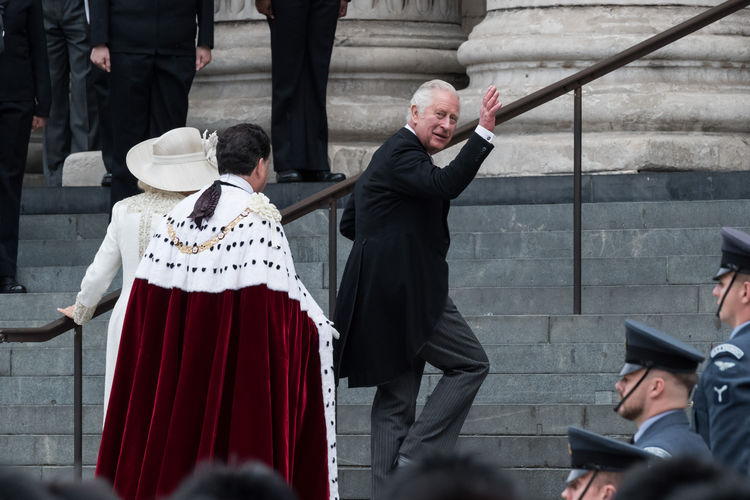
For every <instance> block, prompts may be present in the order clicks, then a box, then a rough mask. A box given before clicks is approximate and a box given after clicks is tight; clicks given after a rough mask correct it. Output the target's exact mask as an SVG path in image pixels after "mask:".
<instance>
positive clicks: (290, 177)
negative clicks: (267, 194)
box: [276, 170, 302, 183]
mask: <svg viewBox="0 0 750 500" xmlns="http://www.w3.org/2000/svg"><path fill="white" fill-rule="evenodd" d="M276 182H279V183H282V182H302V174H300V173H299V171H297V170H282V171H281V172H276Z"/></svg>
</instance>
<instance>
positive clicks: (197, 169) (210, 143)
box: [126, 127, 219, 191]
mask: <svg viewBox="0 0 750 500" xmlns="http://www.w3.org/2000/svg"><path fill="white" fill-rule="evenodd" d="M215 146H216V135H215V134H212V137H211V138H205V139H204V138H203V137H201V133H200V132H199V131H198V129H195V128H192V127H181V128H176V129H173V130H170V131H169V132H166V133H164V134H163V135H162V136H161V137H155V138H153V139H148V140H145V141H143V142H141V143H140V144H136V145H135V146H133V147H132V148H130V151H128V155H127V157H126V162H127V164H128V169H129V170H130V172H132V174H133V175H134V176H136V177H137V178H138V179H139V180H141V181H142V182H145V183H146V184H148V185H149V186H152V187H155V188H156V189H161V190H163V191H197V190H199V189H201V188H202V187H204V186H206V185H207V184H210V183H212V182H213V181H215V180H216V179H218V178H219V171H218V169H217V166H216V153H215Z"/></svg>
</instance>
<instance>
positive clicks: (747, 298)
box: [740, 275, 750, 304]
mask: <svg viewBox="0 0 750 500" xmlns="http://www.w3.org/2000/svg"><path fill="white" fill-rule="evenodd" d="M740 278H744V276H742V275H740ZM740 300H741V301H742V303H743V304H750V280H747V279H745V280H743V281H742V297H741V298H740Z"/></svg>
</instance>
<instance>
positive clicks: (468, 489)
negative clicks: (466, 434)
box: [383, 455, 520, 500]
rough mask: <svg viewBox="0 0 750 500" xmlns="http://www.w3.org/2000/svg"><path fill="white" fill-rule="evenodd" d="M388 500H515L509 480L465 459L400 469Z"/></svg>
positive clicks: (451, 458) (445, 459) (444, 459)
mask: <svg viewBox="0 0 750 500" xmlns="http://www.w3.org/2000/svg"><path fill="white" fill-rule="evenodd" d="M383 498H386V499H388V500H518V499H520V497H519V496H518V493H517V490H516V488H515V486H514V484H513V482H512V481H511V480H510V478H509V477H508V476H507V475H506V474H505V473H503V472H501V471H500V470H498V469H497V468H496V467H493V466H490V465H488V464H486V463H483V462H480V461H478V460H476V459H474V458H471V457H466V456H455V455H445V456H431V457H427V458H425V459H424V460H421V461H419V462H416V463H414V464H412V465H408V466H405V467H403V468H402V469H399V470H398V471H397V473H396V475H395V476H394V478H393V480H392V481H391V483H390V484H389V485H388V487H387V488H386V492H385V494H384V495H383Z"/></svg>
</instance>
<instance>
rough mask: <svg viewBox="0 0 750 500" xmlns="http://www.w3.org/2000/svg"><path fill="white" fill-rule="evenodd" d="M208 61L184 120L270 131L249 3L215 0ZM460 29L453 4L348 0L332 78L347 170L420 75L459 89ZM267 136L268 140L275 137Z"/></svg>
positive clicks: (337, 164) (336, 162)
mask: <svg viewBox="0 0 750 500" xmlns="http://www.w3.org/2000/svg"><path fill="white" fill-rule="evenodd" d="M215 5H216V17H215V19H216V30H215V37H216V42H215V45H216V48H215V50H214V52H213V61H212V62H211V64H210V65H209V66H207V67H206V68H205V69H204V70H203V71H201V72H200V73H199V74H198V75H197V76H196V80H195V82H194V84H193V90H192V92H191V95H190V99H191V101H190V114H189V117H188V122H189V124H191V125H193V126H196V127H199V128H201V129H203V128H208V129H211V130H213V129H223V128H226V127H227V126H229V125H232V124H234V123H238V122H242V121H251V122H256V123H259V124H260V125H262V126H263V127H264V128H267V129H270V122H271V50H270V34H269V29H268V24H267V23H266V20H265V18H263V17H262V16H260V15H259V14H258V13H257V12H256V11H255V3H254V1H253V0H216V4H215ZM465 40H466V35H465V34H464V32H463V31H462V29H461V5H460V2H457V1H455V0H353V1H352V2H351V3H350V4H349V9H348V13H347V16H346V17H345V18H343V19H341V20H339V24H338V28H337V31H336V40H335V43H334V49H333V56H332V59H331V69H330V76H329V82H328V107H327V109H328V127H329V154H330V157H331V167H332V170H333V171H337V172H344V173H347V174H349V175H351V174H353V173H356V172H359V171H360V170H362V169H363V168H364V167H366V166H367V162H368V161H369V157H370V154H371V153H372V151H373V150H374V149H375V148H376V147H377V146H379V145H380V143H382V141H383V140H384V139H385V138H387V137H388V136H389V135H390V134H392V133H393V132H395V131H396V130H397V129H398V128H399V127H400V126H402V125H403V124H404V123H405V119H406V112H407V109H408V102H409V98H410V97H411V94H412V93H413V92H414V90H415V89H416V88H417V87H418V86H419V85H420V84H421V83H422V82H424V81H425V80H428V79H431V78H443V79H446V80H448V81H451V82H452V83H454V84H456V85H458V86H465V85H466V83H467V79H466V76H465V72H464V68H463V67H462V66H461V65H460V64H459V63H458V60H457V56H456V51H457V49H458V47H459V46H460V45H461V43H462V42H464V41H465ZM272 140H273V138H272Z"/></svg>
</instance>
